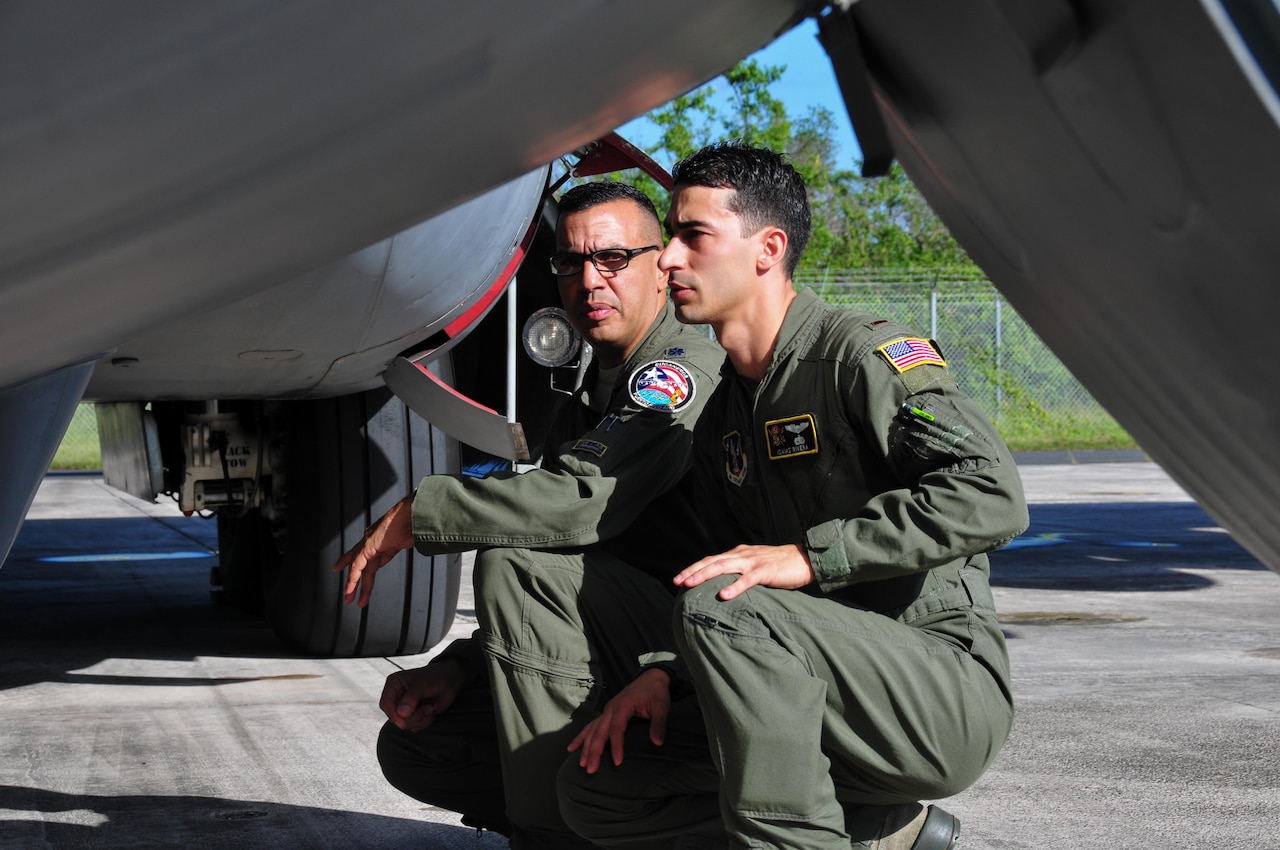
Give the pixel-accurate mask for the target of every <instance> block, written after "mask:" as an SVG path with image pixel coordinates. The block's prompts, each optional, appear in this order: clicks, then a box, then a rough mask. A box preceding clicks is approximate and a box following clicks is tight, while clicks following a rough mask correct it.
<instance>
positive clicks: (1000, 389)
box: [995, 290, 1004, 419]
mask: <svg viewBox="0 0 1280 850" xmlns="http://www.w3.org/2000/svg"><path fill="white" fill-rule="evenodd" d="M995 296H996V375H995V378H996V418H997V419H999V418H1001V417H1002V416H1003V415H1004V381H1003V379H1002V377H1001V369H1000V367H1001V361H1000V346H1001V343H1002V342H1003V341H1004V336H1003V334H1002V332H1001V331H1002V329H1001V326H1000V304H1001V302H1000V292H999V291H998V290H997V291H996V293H995Z"/></svg>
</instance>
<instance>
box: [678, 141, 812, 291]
mask: <svg viewBox="0 0 1280 850" xmlns="http://www.w3.org/2000/svg"><path fill="white" fill-rule="evenodd" d="M671 176H672V177H673V178H674V179H675V183H676V185H677V186H679V185H681V184H683V185H685V186H706V187H708V188H711V189H732V190H733V192H734V194H733V196H732V197H731V198H730V200H729V203H728V207H729V210H730V211H731V212H733V213H735V214H736V215H737V216H738V217H739V218H741V219H742V235H743V236H747V235H750V234H752V233H755V232H757V231H758V230H760V228H762V227H778V228H781V229H782V230H783V231H784V232H785V233H786V234H787V257H786V269H787V275H788V276H790V275H791V274H793V273H794V272H795V270H796V264H797V263H799V262H800V255H801V254H803V253H804V247H805V245H807V244H808V242H809V230H810V227H811V224H810V217H809V194H808V192H807V191H806V190H805V185H804V179H803V178H802V177H801V176H800V174H799V172H797V171H796V170H795V168H793V167H792V165H791V163H789V162H787V160H786V157H784V156H783V155H781V154H777V153H774V152H773V151H771V150H769V149H768V148H763V147H757V146H755V145H749V144H747V143H746V142H742V141H738V140H730V141H727V142H717V143H716V144H713V145H707V146H706V147H705V148H703V149H702V150H700V151H697V152H695V153H692V154H690V155H689V156H687V157H685V158H684V159H682V160H680V161H679V162H677V163H676V167H675V168H673V169H672V170H671Z"/></svg>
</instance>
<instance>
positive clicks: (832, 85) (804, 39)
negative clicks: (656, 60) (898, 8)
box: [618, 18, 860, 167]
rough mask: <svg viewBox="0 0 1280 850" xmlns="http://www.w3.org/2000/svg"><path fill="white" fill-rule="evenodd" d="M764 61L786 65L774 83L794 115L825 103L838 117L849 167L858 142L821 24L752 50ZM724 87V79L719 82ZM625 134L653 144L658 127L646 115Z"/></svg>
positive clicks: (843, 159) (807, 22) (841, 159)
mask: <svg viewBox="0 0 1280 850" xmlns="http://www.w3.org/2000/svg"><path fill="white" fill-rule="evenodd" d="M752 58H754V59H756V60H757V61H759V62H760V64H762V65H783V66H786V69H787V70H786V71H785V72H784V73H783V75H782V79H781V80H779V81H778V82H777V83H776V84H775V85H774V86H773V89H772V91H773V93H774V95H775V96H776V97H777V98H778V99H779V100H781V101H782V102H783V103H785V104H786V105H787V112H788V113H789V114H790V115H791V116H792V117H795V118H799V117H801V116H803V115H804V114H805V113H806V112H808V111H809V107H810V106H823V107H826V108H827V109H829V110H831V113H832V114H833V115H834V116H835V118H836V128H837V131H838V132H837V137H836V142H837V144H839V146H840V150H839V164H840V165H841V166H842V167H849V166H850V165H851V164H852V161H853V159H854V158H856V157H858V156H860V151H859V149H858V143H857V142H856V141H855V140H854V137H853V127H852V126H851V125H850V123H849V115H848V113H846V112H845V109H844V100H843V99H842V98H841V96H840V88H839V86H837V85H836V77H835V72H834V71H832V70H831V60H829V59H828V58H827V54H826V51H824V50H823V49H822V45H821V44H819V43H818V24H817V22H815V21H814V20H813V19H812V18H809V19H806V20H805V22H804V23H802V24H801V25H800V26H797V27H796V28H795V29H793V30H791V31H790V32H788V33H787V34H785V35H783V36H782V37H781V38H779V39H778V40H777V41H775V42H773V44H770V45H769V46H768V47H766V48H764V49H763V50H761V51H759V52H757V53H754V54H752ZM716 87H717V88H718V89H723V88H725V83H724V80H723V79H721V80H720V82H719V83H718V84H716ZM618 132H619V133H621V134H622V136H623V137H624V138H626V139H628V140H630V141H632V142H634V143H636V144H638V145H641V146H644V145H649V144H652V143H653V142H654V141H656V139H657V131H656V128H654V126H653V124H652V123H651V122H650V121H649V120H648V119H647V118H637V119H636V120H635V121H632V122H630V123H629V124H625V125H623V126H622V127H621V128H619V130H618ZM664 165H670V163H664Z"/></svg>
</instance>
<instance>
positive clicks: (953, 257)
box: [623, 59, 973, 272]
mask: <svg viewBox="0 0 1280 850" xmlns="http://www.w3.org/2000/svg"><path fill="white" fill-rule="evenodd" d="M785 71H786V68H785V66H781V65H761V64H760V63H759V62H757V61H756V60H754V59H748V60H746V61H744V62H740V63H738V64H737V65H736V66H734V67H733V68H732V69H731V70H729V71H728V72H727V73H726V74H725V75H724V76H723V77H722V78H720V80H719V81H718V82H720V83H722V84H723V85H725V86H727V91H726V92H725V93H724V96H721V97H717V91H718V90H717V88H716V86H717V82H712V83H708V84H707V85H705V86H702V87H701V88H698V89H695V90H694V91H692V92H690V93H689V94H685V95H681V96H680V97H677V98H676V99H675V100H672V101H671V102H670V103H668V104H666V105H665V106H662V107H660V108H658V109H655V110H654V111H652V112H650V113H649V116H648V117H649V120H650V121H652V122H653V123H654V124H655V125H656V126H657V127H658V128H659V129H660V131H661V132H660V135H659V137H658V140H657V141H656V142H655V143H654V144H653V145H651V146H650V147H648V148H647V151H648V153H649V155H650V156H652V157H653V158H654V159H656V160H657V161H658V162H660V163H662V164H663V165H665V166H667V167H671V165H673V164H674V163H675V162H677V161H678V160H680V159H683V158H684V157H686V156H688V155H689V154H691V153H693V152H694V151H696V150H697V149H699V148H701V147H702V146H704V145H707V144H710V143H712V142H717V141H724V140H728V139H741V140H743V141H746V142H749V143H751V144H757V145H763V146H765V147H768V148H770V149H771V150H775V151H778V152H780V153H785V154H787V156H788V158H789V159H790V161H791V163H792V165H794V166H795V167H796V170H797V171H799V172H800V174H801V176H803V177H804V179H805V183H806V184H807V185H808V187H809V203H810V207H811V209H812V212H813V235H812V237H811V238H810V242H809V247H808V249H807V250H806V251H805V255H804V257H802V258H801V261H800V269H799V270H800V271H802V272H814V271H819V270H822V269H852V268H893V267H907V266H910V267H922V266H927V267H933V266H972V265H973V264H972V262H971V261H970V260H969V258H968V256H967V255H966V254H965V252H964V250H963V249H962V248H961V247H960V246H959V244H957V243H956V241H955V240H954V239H953V238H952V237H951V234H950V233H949V232H948V231H947V229H946V227H945V226H944V225H943V224H942V222H941V221H940V220H939V219H938V217H937V216H936V215H935V214H934V213H933V210H932V209H930V208H929V205H928V203H927V202H926V201H925V199H924V197H923V196H922V195H921V194H920V192H919V191H918V190H917V189H916V187H915V186H914V185H913V184H912V183H911V181H910V179H909V178H908V177H907V175H906V173H905V172H904V171H903V170H902V168H901V167H900V166H898V165H896V164H895V165H894V166H893V169H892V170H891V171H890V173H889V174H888V175H887V176H885V177H876V178H864V177H862V176H861V173H860V166H861V163H860V162H858V161H857V160H852V159H851V160H850V167H849V168H841V167H840V165H839V154H840V152H839V150H838V149H837V148H838V145H837V144H836V141H835V138H836V118H835V116H834V115H833V114H832V113H831V112H830V111H829V110H827V109H823V108H821V107H814V108H811V109H810V110H809V111H808V112H807V113H806V114H804V115H802V116H798V117H796V116H792V115H791V114H789V113H788V111H787V109H786V105H785V104H784V103H783V102H782V101H781V100H779V99H778V98H777V97H776V96H775V95H774V94H773V91H772V86H773V85H774V84H775V83H777V82H778V81H779V80H780V79H781V78H782V75H783V74H784V73H785ZM623 179H626V180H627V182H630V183H632V184H633V185H635V186H637V187H638V188H641V189H643V190H644V191H646V192H648V193H649V195H650V197H652V198H653V199H654V201H655V203H657V205H658V208H659V213H660V214H663V215H665V213H666V208H667V206H668V205H669V203H670V201H669V199H668V198H667V197H666V192H665V191H664V190H663V189H661V187H659V186H658V184H657V183H656V182H655V181H653V180H652V179H650V178H649V177H647V176H645V175H642V174H639V173H634V174H630V175H628V176H626V177H625V178H623Z"/></svg>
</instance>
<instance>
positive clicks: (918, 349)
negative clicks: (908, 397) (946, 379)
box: [876, 336, 947, 374]
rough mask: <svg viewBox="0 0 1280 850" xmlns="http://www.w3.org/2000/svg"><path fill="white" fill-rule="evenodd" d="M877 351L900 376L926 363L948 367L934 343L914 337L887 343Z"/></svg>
mask: <svg viewBox="0 0 1280 850" xmlns="http://www.w3.org/2000/svg"><path fill="white" fill-rule="evenodd" d="M876 351H879V352H880V354H881V356H882V357H884V359H885V360H887V361H888V363H889V365H890V366H892V367H893V370H894V371H895V372H897V373H899V374H901V373H903V372H905V371H907V370H908V369H914V368H915V367H917V366H923V365H925V364H926V363H929V364H932V365H934V366H946V365H947V361H946V360H943V359H942V355H941V354H940V353H939V352H938V349H937V347H936V346H935V345H934V344H933V342H931V341H930V340H927V339H920V338H919V337H914V336H907V337H902V338H901V339H895V340H894V341H893V342H886V343H885V344H884V345H882V346H880V347H879V348H877V349H876Z"/></svg>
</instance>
